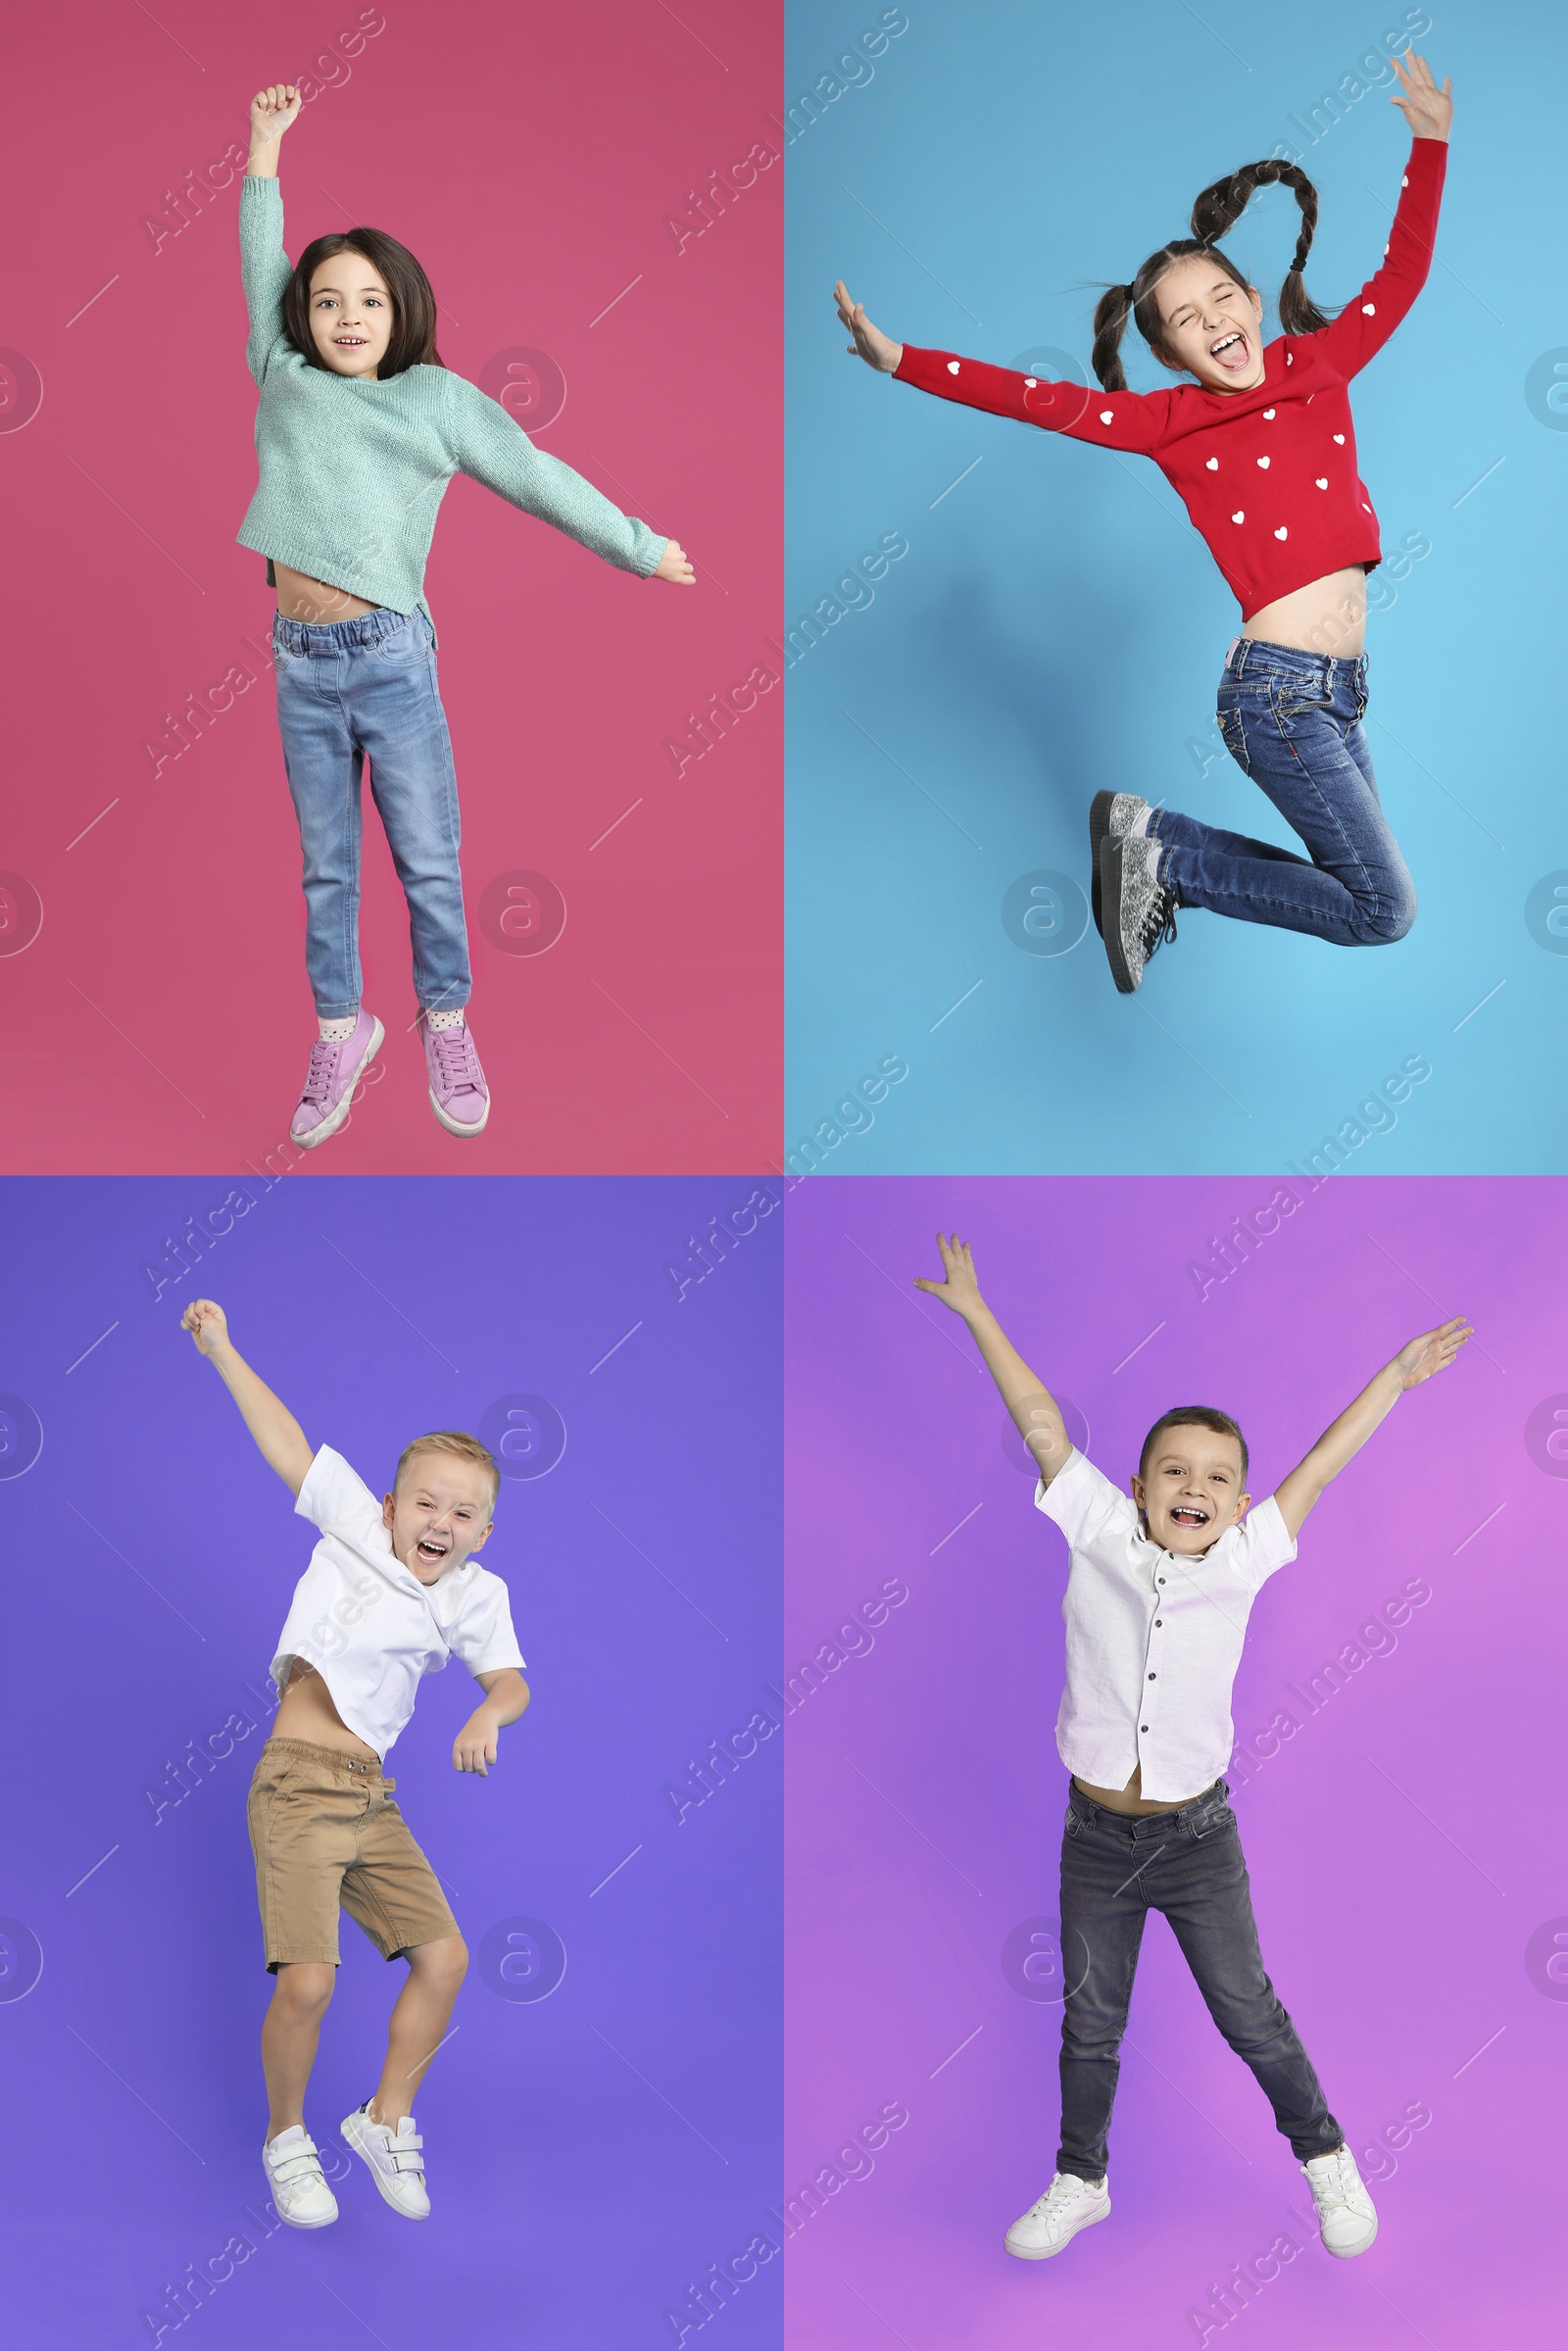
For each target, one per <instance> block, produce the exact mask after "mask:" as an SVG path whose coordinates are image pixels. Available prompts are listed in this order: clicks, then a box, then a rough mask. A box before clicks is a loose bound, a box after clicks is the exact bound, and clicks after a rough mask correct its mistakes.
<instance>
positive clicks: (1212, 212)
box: [1193, 156, 1328, 335]
mask: <svg viewBox="0 0 1568 2351" xmlns="http://www.w3.org/2000/svg"><path fill="white" fill-rule="evenodd" d="M1274 180H1278V181H1279V182H1280V184H1281V185H1282V186H1284V187H1288V188H1291V189H1293V190H1294V191H1295V195H1296V201H1297V203H1298V205H1299V207H1300V213H1301V226H1300V233H1299V235H1298V237H1297V240H1296V251H1295V254H1294V255H1293V256H1292V259H1291V266H1290V269H1288V270H1287V271H1286V275H1285V282H1284V284H1283V285H1282V286H1281V287H1280V324H1281V326H1282V327H1283V328H1284V329H1285V332H1286V333H1287V334H1288V335H1310V334H1316V332H1317V331H1318V329H1319V327H1322V326H1327V324H1328V318H1327V316H1326V315H1325V314H1324V313H1323V312H1322V311H1320V310H1319V309H1318V307H1317V305H1316V303H1315V302H1314V301H1313V300H1312V298H1311V296H1310V295H1309V294H1308V293H1307V290H1306V287H1305V285H1304V284H1303V282H1302V276H1301V272H1302V271H1303V270H1304V269H1305V268H1306V257H1307V255H1308V254H1309V253H1310V252H1311V250H1312V236H1313V232H1314V230H1315V229H1316V227H1317V190H1316V188H1315V187H1314V186H1313V185H1312V182H1311V181H1310V180H1309V179H1308V178H1307V176H1306V173H1305V172H1304V171H1302V170H1301V169H1300V167H1299V165H1298V164H1288V163H1285V162H1284V161H1282V160H1281V158H1280V157H1278V156H1265V157H1264V159H1263V161H1262V162H1261V163H1255V164H1243V166H1242V168H1241V170H1240V171H1233V172H1232V173H1231V174H1230V177H1229V178H1228V179H1216V180H1215V182H1214V184H1213V186H1212V187H1207V188H1205V189H1204V190H1203V192H1202V194H1201V196H1200V197H1199V199H1198V201H1197V203H1196V204H1195V205H1194V206H1193V235H1194V236H1195V237H1196V238H1197V239H1198V241H1199V243H1200V244H1201V245H1205V246H1213V245H1216V244H1217V243H1218V242H1219V239H1220V238H1221V237H1222V236H1224V235H1225V233H1226V231H1227V230H1228V229H1230V228H1234V227H1235V225H1236V223H1237V221H1238V220H1240V219H1241V217H1242V215H1243V213H1244V212H1245V211H1246V210H1247V204H1248V199H1249V198H1250V195H1251V193H1252V191H1253V189H1254V188H1260V187H1265V186H1267V185H1268V184H1269V183H1270V182H1271V181H1274Z"/></svg>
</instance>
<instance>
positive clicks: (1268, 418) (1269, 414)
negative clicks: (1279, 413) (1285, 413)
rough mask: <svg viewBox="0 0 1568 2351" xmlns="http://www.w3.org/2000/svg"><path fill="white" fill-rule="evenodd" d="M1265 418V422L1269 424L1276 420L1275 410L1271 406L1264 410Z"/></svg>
mask: <svg viewBox="0 0 1568 2351" xmlns="http://www.w3.org/2000/svg"><path fill="white" fill-rule="evenodd" d="M1263 420H1264V422H1265V423H1267V424H1272V423H1273V421H1274V411H1273V410H1272V409H1271V408H1266V409H1265V410H1264V411H1263Z"/></svg>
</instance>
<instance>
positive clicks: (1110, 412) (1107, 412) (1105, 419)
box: [1100, 408, 1116, 424]
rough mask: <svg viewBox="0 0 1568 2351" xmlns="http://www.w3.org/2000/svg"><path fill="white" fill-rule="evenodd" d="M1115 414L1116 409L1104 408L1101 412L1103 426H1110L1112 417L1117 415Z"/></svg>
mask: <svg viewBox="0 0 1568 2351" xmlns="http://www.w3.org/2000/svg"><path fill="white" fill-rule="evenodd" d="M1115 413H1116V412H1115V410H1114V409H1108V408H1103V409H1102V410H1101V412H1100V421H1101V423H1102V424H1108V423H1109V422H1110V420H1111V417H1112V416H1114V415H1115Z"/></svg>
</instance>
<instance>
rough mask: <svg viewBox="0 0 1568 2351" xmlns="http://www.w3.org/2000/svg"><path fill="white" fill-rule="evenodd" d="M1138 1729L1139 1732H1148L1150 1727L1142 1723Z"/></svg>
mask: <svg viewBox="0 0 1568 2351" xmlns="http://www.w3.org/2000/svg"><path fill="white" fill-rule="evenodd" d="M1138 1728H1139V1730H1140V1731H1147V1730H1148V1728H1149V1725H1148V1724H1147V1723H1140V1724H1139V1726H1138Z"/></svg>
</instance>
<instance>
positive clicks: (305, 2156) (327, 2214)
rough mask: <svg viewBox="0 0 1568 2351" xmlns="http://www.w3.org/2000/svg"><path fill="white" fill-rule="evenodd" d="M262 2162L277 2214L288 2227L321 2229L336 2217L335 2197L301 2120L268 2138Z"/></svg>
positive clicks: (314, 2145)
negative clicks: (264, 2165) (265, 2167)
mask: <svg viewBox="0 0 1568 2351" xmlns="http://www.w3.org/2000/svg"><path fill="white" fill-rule="evenodd" d="M262 2161H263V2162H264V2163H265V2164H266V2166H267V2184H268V2186H269V2187H270V2189H271V2191H272V2202H273V2203H274V2204H275V2205H276V2207H277V2217H278V2219H279V2220H280V2221H283V2222H285V2223H286V2224H287V2226H288V2227H289V2228H290V2229H324V2228H325V2227H326V2226H327V2224H328V2223H329V2222H331V2221H335V2220H336V2219H337V2198H336V2196H334V2195H333V2193H332V2191H331V2189H330V2188H329V2187H328V2186H327V2184H326V2178H325V2175H324V2173H323V2172H322V2170H321V2158H320V2157H319V2154H318V2153H317V2151H316V2141H315V2139H314V2138H312V2136H311V2134H310V2132H309V2131H307V2130H306V2128H305V2125H304V2124H303V2123H295V2124H293V2125H291V2127H290V2128H289V2129H288V2130H287V2131H279V2132H278V2134H277V2136H276V2138H270V2139H268V2140H267V2141H266V2143H265V2144H264V2146H263V2148H262Z"/></svg>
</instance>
